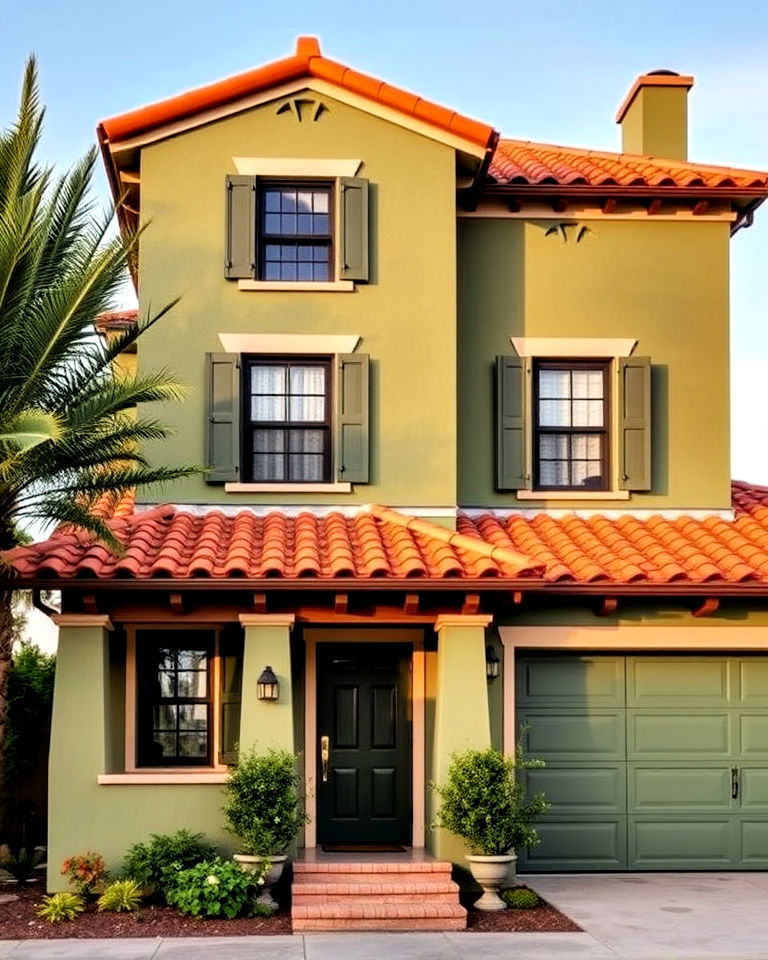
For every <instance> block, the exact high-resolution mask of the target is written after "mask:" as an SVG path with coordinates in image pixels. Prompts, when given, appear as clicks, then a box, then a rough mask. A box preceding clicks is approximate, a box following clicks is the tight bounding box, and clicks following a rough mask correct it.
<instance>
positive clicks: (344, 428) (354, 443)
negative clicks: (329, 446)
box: [336, 353, 369, 483]
mask: <svg viewBox="0 0 768 960" xmlns="http://www.w3.org/2000/svg"><path fill="white" fill-rule="evenodd" d="M337 370H338V377H337V384H338V400H337V403H336V476H337V479H338V480H343V481H350V482H352V483H368V448H369V439H368V378H369V362H368V354H366V353H343V354H340V355H339V357H338V366H337Z"/></svg>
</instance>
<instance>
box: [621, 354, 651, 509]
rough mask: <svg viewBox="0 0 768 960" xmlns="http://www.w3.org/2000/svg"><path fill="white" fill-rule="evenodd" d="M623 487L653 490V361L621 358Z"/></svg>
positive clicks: (622, 488)
mask: <svg viewBox="0 0 768 960" xmlns="http://www.w3.org/2000/svg"><path fill="white" fill-rule="evenodd" d="M618 428H619V489H620V490H650V489H651V360H650V358H649V357H620V358H619V417H618Z"/></svg>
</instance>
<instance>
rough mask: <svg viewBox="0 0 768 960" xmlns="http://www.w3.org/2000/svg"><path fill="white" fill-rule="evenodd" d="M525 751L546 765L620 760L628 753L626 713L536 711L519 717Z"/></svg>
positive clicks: (523, 713)
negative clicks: (523, 732)
mask: <svg viewBox="0 0 768 960" xmlns="http://www.w3.org/2000/svg"><path fill="white" fill-rule="evenodd" d="M520 721H521V723H522V726H523V727H524V728H526V733H525V740H526V749H527V751H528V753H529V754H531V755H532V756H535V757H540V758H541V759H542V760H544V761H545V762H555V761H558V760H584V761H590V760H621V759H623V758H624V756H625V753H624V750H625V746H624V744H625V732H624V712H623V711H621V710H612V711H609V712H600V713H588V712H586V711H579V710H568V711H563V710H559V711H548V712H544V711H534V710H523V711H521V713H520Z"/></svg>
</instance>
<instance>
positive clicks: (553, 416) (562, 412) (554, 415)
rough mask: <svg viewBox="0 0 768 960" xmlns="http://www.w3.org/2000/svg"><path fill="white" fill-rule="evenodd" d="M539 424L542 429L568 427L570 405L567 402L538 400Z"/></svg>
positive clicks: (569, 423)
mask: <svg viewBox="0 0 768 960" xmlns="http://www.w3.org/2000/svg"><path fill="white" fill-rule="evenodd" d="M539 423H540V424H541V426H542V427H570V425H571V404H570V401H568V400H540V401H539ZM581 426H584V424H581Z"/></svg>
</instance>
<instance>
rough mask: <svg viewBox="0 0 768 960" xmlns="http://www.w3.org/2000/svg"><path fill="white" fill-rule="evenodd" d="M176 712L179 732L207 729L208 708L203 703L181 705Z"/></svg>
mask: <svg viewBox="0 0 768 960" xmlns="http://www.w3.org/2000/svg"><path fill="white" fill-rule="evenodd" d="M178 711H179V729H180V730H205V729H206V728H207V727H208V707H207V706H206V705H205V704H204V703H182V704H180V706H179V707H178Z"/></svg>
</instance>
